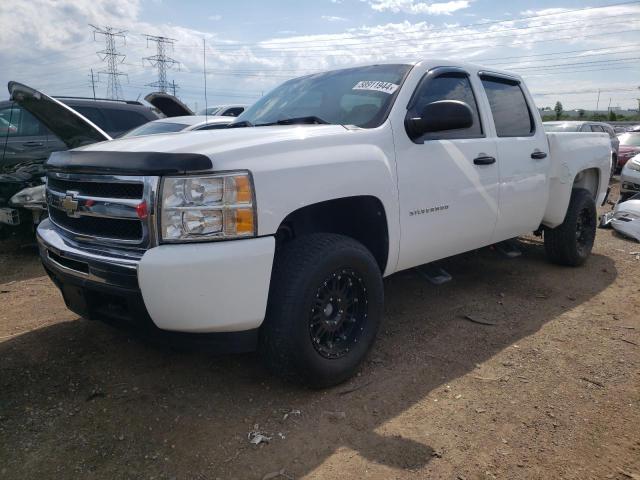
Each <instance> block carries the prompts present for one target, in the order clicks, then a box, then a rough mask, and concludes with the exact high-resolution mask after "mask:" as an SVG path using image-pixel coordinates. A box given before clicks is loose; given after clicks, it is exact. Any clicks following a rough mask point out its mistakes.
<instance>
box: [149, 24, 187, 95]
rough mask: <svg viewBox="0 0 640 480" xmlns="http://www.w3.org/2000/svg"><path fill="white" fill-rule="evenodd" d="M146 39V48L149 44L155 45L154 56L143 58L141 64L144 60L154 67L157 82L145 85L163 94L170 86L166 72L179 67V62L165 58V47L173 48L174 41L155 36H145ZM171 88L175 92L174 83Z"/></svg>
mask: <svg viewBox="0 0 640 480" xmlns="http://www.w3.org/2000/svg"><path fill="white" fill-rule="evenodd" d="M146 37H147V47H148V46H149V42H153V43H155V44H156V54H155V55H152V56H150V57H144V58H143V59H142V62H143V63H144V61H145V60H146V61H147V62H149V63H150V64H151V66H153V67H155V68H156V69H157V70H158V80H157V81H156V82H152V83H149V84H147V86H149V87H155V88H157V89H158V90H159V91H161V92H165V93H166V91H167V90H168V89H169V87H170V85H169V83H168V82H167V70H170V69H172V68H173V67H175V66H176V65H177V66H178V67H179V66H180V62H178V61H177V60H174V59H173V58H171V57H169V56H167V47H171V48H173V44H174V43H175V40H174V39H173V38H168V37H159V36H156V35H146ZM172 88H173V90H174V92H175V88H176V85H175V82H173V85H172Z"/></svg>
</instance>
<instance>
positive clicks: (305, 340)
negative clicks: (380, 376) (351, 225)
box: [261, 234, 384, 388]
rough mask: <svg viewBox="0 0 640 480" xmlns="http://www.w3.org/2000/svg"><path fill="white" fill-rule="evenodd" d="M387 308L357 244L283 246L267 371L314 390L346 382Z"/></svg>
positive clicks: (265, 338)
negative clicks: (268, 369)
mask: <svg viewBox="0 0 640 480" xmlns="http://www.w3.org/2000/svg"><path fill="white" fill-rule="evenodd" d="M383 304H384V291H383V285H382V275H381V272H380V268H379V266H378V264H377V262H376V260H375V258H374V257H373V255H372V254H371V252H369V250H368V249H367V248H365V247H364V246H363V245H362V244H360V243H359V242H357V241H355V240H353V239H351V238H349V237H345V236H342V235H334V234H311V235H305V236H301V237H299V238H296V239H294V240H292V241H290V242H289V243H286V244H284V245H282V246H281V247H280V248H279V249H278V251H277V253H276V258H275V261H274V270H273V274H272V277H271V291H270V293H269V302H268V306H267V315H266V319H265V324H264V325H263V327H262V331H261V351H262V353H263V355H264V357H265V360H266V362H267V365H268V367H269V368H270V370H271V371H272V372H274V373H275V374H277V375H278V376H281V377H284V378H286V379H288V380H292V381H295V382H297V383H303V384H306V385H308V386H311V387H314V388H322V387H328V386H331V385H336V384H338V383H341V382H343V381H345V380H347V379H348V378H349V377H351V376H352V375H353V374H354V373H355V371H356V369H357V368H358V366H359V365H360V363H361V362H362V361H363V359H364V357H365V356H366V354H367V352H368V351H369V349H370V348H371V346H372V345H373V343H374V340H375V337H376V334H377V331H378V327H379V325H380V321H381V318H382V312H383Z"/></svg>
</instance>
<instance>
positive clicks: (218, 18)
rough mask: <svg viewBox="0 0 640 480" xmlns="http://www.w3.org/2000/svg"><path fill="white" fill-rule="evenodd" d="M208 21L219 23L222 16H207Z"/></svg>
mask: <svg viewBox="0 0 640 480" xmlns="http://www.w3.org/2000/svg"><path fill="white" fill-rule="evenodd" d="M209 20H213V21H214V22H219V21H220V20H222V15H209Z"/></svg>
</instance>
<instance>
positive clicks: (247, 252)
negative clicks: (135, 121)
mask: <svg viewBox="0 0 640 480" xmlns="http://www.w3.org/2000/svg"><path fill="white" fill-rule="evenodd" d="M11 94H12V97H13V98H15V99H17V100H18V101H20V102H21V103H23V104H25V107H26V106H27V105H29V106H30V107H31V108H30V109H31V112H32V113H33V114H34V115H35V116H36V117H38V118H40V119H42V117H43V113H42V112H41V111H40V110H39V108H38V103H37V102H31V100H30V96H31V95H33V91H30V90H25V89H23V88H22V86H20V85H17V84H14V85H12V92H11ZM93 136H94V134H92V133H90V132H85V133H83V134H82V135H80V132H78V136H77V141H78V144H79V145H82V143H83V138H85V139H87V140H90V138H91V137H93ZM87 143H90V142H87ZM610 162H611V143H610V139H609V137H608V135H607V134H605V133H588V134H584V133H545V131H544V128H543V126H542V122H541V119H540V115H539V113H538V110H537V108H536V107H535V103H534V101H533V99H532V97H531V95H530V93H529V91H528V89H527V87H526V86H525V84H524V81H523V80H522V78H521V77H520V76H519V75H517V74H513V73H510V72H506V71H497V70H494V69H491V68H489V69H487V68H481V67H478V66H475V65H470V64H463V63H459V62H455V61H437V60H428V61H421V62H416V63H411V64H409V63H401V64H380V65H371V66H364V67H356V68H348V69H343V70H337V71H331V72H324V73H318V74H313V75H309V76H305V77H301V78H296V79H292V80H290V81H287V82H285V83H284V84H282V85H281V86H279V87H277V88H276V89H275V90H273V91H271V92H270V93H269V94H267V95H265V96H264V97H262V98H261V99H260V100H258V101H257V102H256V103H255V104H254V105H253V106H251V107H250V108H248V109H247V110H246V111H245V112H243V113H242V114H241V115H240V116H239V117H238V118H237V120H236V121H235V122H234V123H233V124H232V125H230V127H229V128H225V129H221V130H218V131H216V132H215V133H211V132H208V133H207V132H201V131H200V132H199V131H194V132H180V133H168V134H164V135H152V136H144V137H127V138H120V139H116V140H113V141H107V142H100V143H92V144H86V145H84V146H78V148H75V149H73V150H69V151H66V152H56V153H54V154H53V155H52V156H51V157H50V158H49V160H48V162H47V167H48V168H47V204H48V208H49V215H50V216H49V218H48V219H47V220H44V221H43V222H42V223H41V224H40V225H39V227H38V231H37V238H38V243H39V248H40V255H41V259H42V262H43V265H44V268H45V270H46V272H47V273H48V275H49V276H50V277H51V279H52V281H53V282H54V283H55V284H56V285H57V287H58V288H59V289H60V291H61V292H62V295H63V297H64V300H65V303H66V305H67V306H68V308H70V309H71V310H73V311H74V312H76V313H78V314H79V315H82V316H84V317H86V318H90V319H98V320H105V321H113V322H120V323H124V324H129V325H136V326H138V328H141V329H143V331H146V332H148V333H149V334H150V335H153V334H157V333H158V332H173V334H175V335H183V336H187V337H188V338H192V339H196V338H197V339H201V340H205V339H206V340H207V341H209V342H211V344H212V348H216V349H218V350H220V351H227V352H228V351H236V352H237V351H249V350H256V349H258V350H259V351H260V352H261V354H262V356H263V358H264V359H265V362H266V364H267V365H268V367H269V368H270V369H271V370H272V371H273V372H274V373H276V374H278V375H281V376H282V377H284V378H287V379H290V380H293V381H298V382H302V383H305V384H307V385H310V386H313V387H326V386H329V385H335V384H337V383H340V382H343V381H345V380H346V379H348V378H349V377H351V376H352V375H353V374H354V373H355V372H356V371H357V369H358V368H359V366H360V364H361V363H362V361H363V360H364V358H365V357H366V355H367V352H368V351H369V349H370V348H371V346H372V345H373V343H374V340H375V338H376V335H377V332H378V329H379V327H380V323H381V321H382V316H383V312H384V289H383V277H385V276H388V275H391V274H393V273H395V272H399V271H402V270H406V269H410V268H415V267H419V266H422V265H424V264H429V263H430V262H434V261H436V260H439V259H443V258H445V257H449V256H453V255H457V254H460V253H463V252H467V251H470V250H475V249H478V248H481V247H485V246H489V245H492V244H496V243H498V242H503V241H505V240H507V239H512V238H514V237H517V236H519V235H523V234H529V233H531V232H536V233H537V234H538V235H542V236H543V237H544V247H545V251H546V253H547V256H548V258H549V260H550V261H552V262H554V263H557V264H560V265H567V266H572V267H576V266H579V265H582V264H583V263H584V262H586V261H587V259H588V258H589V256H590V253H591V250H592V247H593V244H594V239H595V234H596V222H597V218H596V205H600V204H602V203H603V202H604V201H605V200H606V196H607V192H608V190H607V187H608V184H609V171H610V167H611V164H610Z"/></svg>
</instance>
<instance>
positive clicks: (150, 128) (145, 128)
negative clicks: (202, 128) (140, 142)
mask: <svg viewBox="0 0 640 480" xmlns="http://www.w3.org/2000/svg"><path fill="white" fill-rule="evenodd" d="M188 126H189V125H187V124H185V123H173V122H148V123H145V124H144V125H140V126H139V127H138V128H134V129H133V130H131V131H130V132H127V133H126V134H124V135H123V136H122V137H123V138H124V137H139V136H140V135H157V134H158V133H171V132H180V131H182V130H184V129H185V128H187V127H188Z"/></svg>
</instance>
